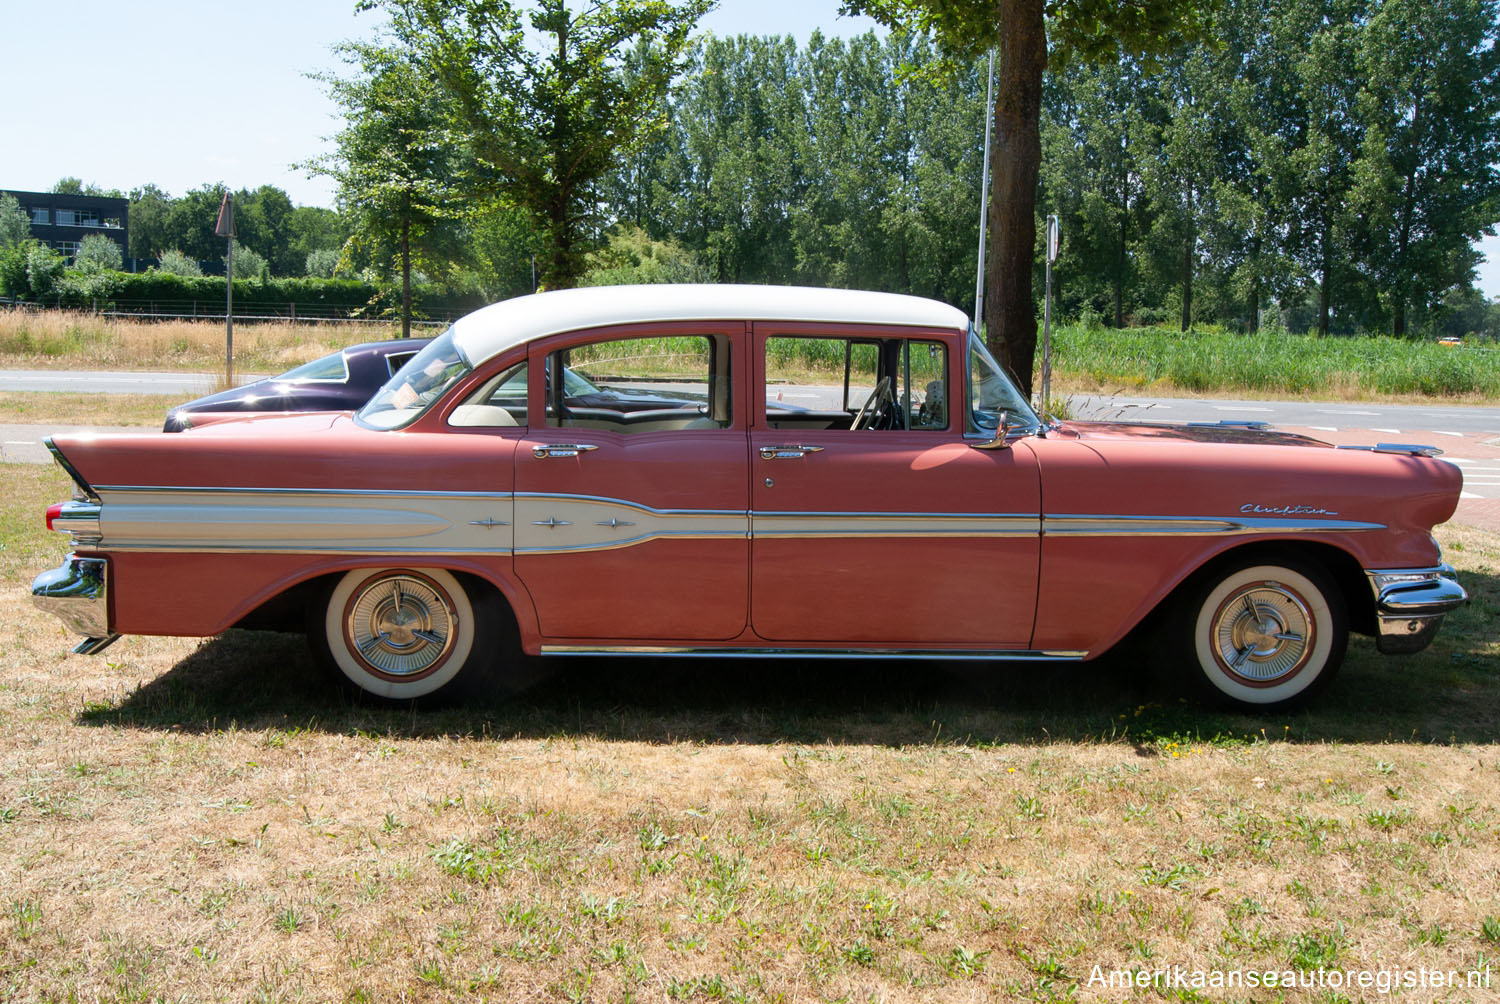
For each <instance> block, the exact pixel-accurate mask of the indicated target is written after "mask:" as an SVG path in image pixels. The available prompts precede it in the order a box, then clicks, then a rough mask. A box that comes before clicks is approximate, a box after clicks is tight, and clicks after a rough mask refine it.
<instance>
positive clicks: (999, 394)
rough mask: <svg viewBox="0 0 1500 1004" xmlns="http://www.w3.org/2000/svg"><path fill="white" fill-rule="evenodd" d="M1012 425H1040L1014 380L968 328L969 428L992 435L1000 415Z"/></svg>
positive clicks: (1035, 426) (1018, 426)
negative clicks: (1011, 379) (1012, 380)
mask: <svg viewBox="0 0 1500 1004" xmlns="http://www.w3.org/2000/svg"><path fill="white" fill-rule="evenodd" d="M1002 412H1003V413H1004V414H1005V421H1006V422H1007V423H1009V424H1010V427H1011V428H1013V429H1035V428H1038V427H1039V426H1040V425H1041V422H1040V421H1039V420H1038V419H1037V417H1036V412H1034V411H1032V410H1031V406H1030V405H1029V404H1027V403H1026V399H1025V398H1023V397H1022V396H1021V392H1020V391H1018V390H1016V386H1015V384H1013V383H1011V382H1010V378H1009V377H1007V376H1006V375H1005V371H1004V370H1002V369H1001V368H1000V364H999V363H997V362H995V357H994V356H992V355H990V353H989V350H988V349H986V348H985V347H984V342H982V341H980V340H979V336H978V335H977V334H975V333H974V332H972V331H971V332H969V422H968V431H969V432H971V433H978V434H981V435H986V436H992V435H994V434H995V430H997V429H998V428H999V427H1000V415H1001V413H1002Z"/></svg>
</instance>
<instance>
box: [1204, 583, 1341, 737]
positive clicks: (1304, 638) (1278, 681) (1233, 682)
mask: <svg viewBox="0 0 1500 1004" xmlns="http://www.w3.org/2000/svg"><path fill="white" fill-rule="evenodd" d="M1184 613H1185V614H1186V615H1187V616H1185V617H1184V618H1182V619H1181V620H1180V621H1179V631H1181V630H1184V629H1185V630H1187V631H1188V632H1190V634H1189V638H1188V640H1189V645H1188V652H1187V653H1185V655H1186V656H1187V659H1186V660H1185V661H1187V662H1189V663H1190V664H1192V665H1193V666H1194V667H1195V668H1196V671H1197V672H1196V682H1197V684H1198V689H1199V690H1200V691H1201V692H1202V693H1204V694H1205V695H1207V696H1209V697H1211V698H1217V699H1218V700H1220V701H1225V700H1227V701H1231V702H1233V703H1235V704H1238V705H1242V706H1250V707H1254V708H1260V709H1265V708H1270V707H1276V706H1283V705H1289V704H1292V703H1296V702H1299V701H1302V700H1305V699H1307V698H1308V697H1310V696H1312V694H1314V693H1315V692H1317V691H1318V690H1321V689H1322V688H1323V687H1325V686H1327V685H1328V682H1329V680H1330V679H1332V677H1333V675H1334V674H1335V673H1336V672H1337V671H1338V668H1339V665H1340V663H1342V662H1343V659H1344V650H1345V648H1346V646H1347V644H1348V638H1349V629H1348V617H1347V614H1346V612H1345V608H1344V600H1343V596H1342V595H1341V594H1340V593H1339V592H1338V591H1337V589H1336V588H1335V587H1334V586H1333V585H1332V583H1331V582H1330V581H1329V579H1328V577H1327V576H1326V575H1325V574H1324V573H1323V572H1322V571H1321V570H1319V569H1317V568H1316V567H1313V566H1303V565H1301V564H1300V563H1299V564H1292V563H1287V564H1269V563H1267V564H1248V565H1240V566H1230V567H1229V568H1227V569H1221V570H1220V571H1219V573H1218V574H1216V575H1213V576H1211V577H1209V578H1208V580H1207V582H1206V585H1204V586H1203V588H1201V589H1200V590H1199V591H1197V592H1196V593H1195V594H1193V595H1192V597H1191V598H1190V599H1189V602H1188V604H1187V606H1186V609H1185V611H1184Z"/></svg>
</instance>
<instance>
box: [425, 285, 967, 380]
mask: <svg viewBox="0 0 1500 1004" xmlns="http://www.w3.org/2000/svg"><path fill="white" fill-rule="evenodd" d="M722 320H733V321H805V322H809V323H816V322H852V323H861V324H889V325H899V326H902V327H924V328H956V329H958V330H965V329H967V328H968V326H969V318H968V316H967V315H965V314H964V312H963V311H961V310H958V309H957V308H955V307H950V306H948V305H947V304H946V303H939V302H937V301H936V300H927V299H923V298H922V297H919V296H904V295H901V294H897V293H867V292H863V291H860V290H853V289H813V288H809V287H805V286H731V285H665V284H662V285H641V286H590V287H585V288H582V289H559V290H554V291H552V292H548V293H534V294H532V295H530V296H518V297H516V298H515V299H512V300H503V301H501V302H500V303H495V304H491V305H490V306H488V307H482V308H480V309H479V310H476V311H474V313H472V314H468V315H466V316H464V317H461V318H459V319H458V320H457V321H455V322H454V324H453V338H454V341H455V342H456V343H457V345H458V348H459V350H460V351H461V352H462V353H463V354H464V357H465V358H466V359H468V361H469V363H470V364H471V365H474V366H478V365H479V364H480V363H482V362H484V361H485V360H487V359H492V358H494V357H495V356H497V355H499V354H500V353H502V352H505V351H506V350H507V349H510V348H513V347H515V346H517V345H520V344H522V343H525V342H529V341H531V340H532V339H534V338H540V337H543V336H546V335H556V334H562V333H564V332H567V331H577V330H579V329H582V328H593V327H601V326H604V325H610V324H634V323H641V322H649V321H722Z"/></svg>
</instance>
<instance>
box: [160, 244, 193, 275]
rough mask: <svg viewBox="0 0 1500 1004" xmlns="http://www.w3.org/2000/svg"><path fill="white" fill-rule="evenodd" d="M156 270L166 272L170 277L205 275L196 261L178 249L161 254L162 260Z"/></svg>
mask: <svg viewBox="0 0 1500 1004" xmlns="http://www.w3.org/2000/svg"><path fill="white" fill-rule="evenodd" d="M156 268H157V270H158V271H161V272H165V273H167V274H168V275H184V276H201V275H202V274H203V269H201V268H199V267H198V263H197V262H196V261H194V260H193V259H191V258H189V257H188V256H187V255H185V254H183V253H182V252H181V251H178V250H177V249H176V248H172V249H171V250H170V251H163V252H162V253H161V260H160V261H159V262H158V263H157V266H156Z"/></svg>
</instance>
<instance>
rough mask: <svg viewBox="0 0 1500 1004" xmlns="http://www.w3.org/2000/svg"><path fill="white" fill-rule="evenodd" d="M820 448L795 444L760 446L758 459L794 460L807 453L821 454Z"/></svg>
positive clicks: (821, 448) (821, 449)
mask: <svg viewBox="0 0 1500 1004" xmlns="http://www.w3.org/2000/svg"><path fill="white" fill-rule="evenodd" d="M822 452H823V447H821V446H799V445H797V444H795V443H793V444H789V445H786V446H762V447H761V448H760V459H762V460H795V459H797V458H798V457H805V456H807V455H808V454H809V453H822Z"/></svg>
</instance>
